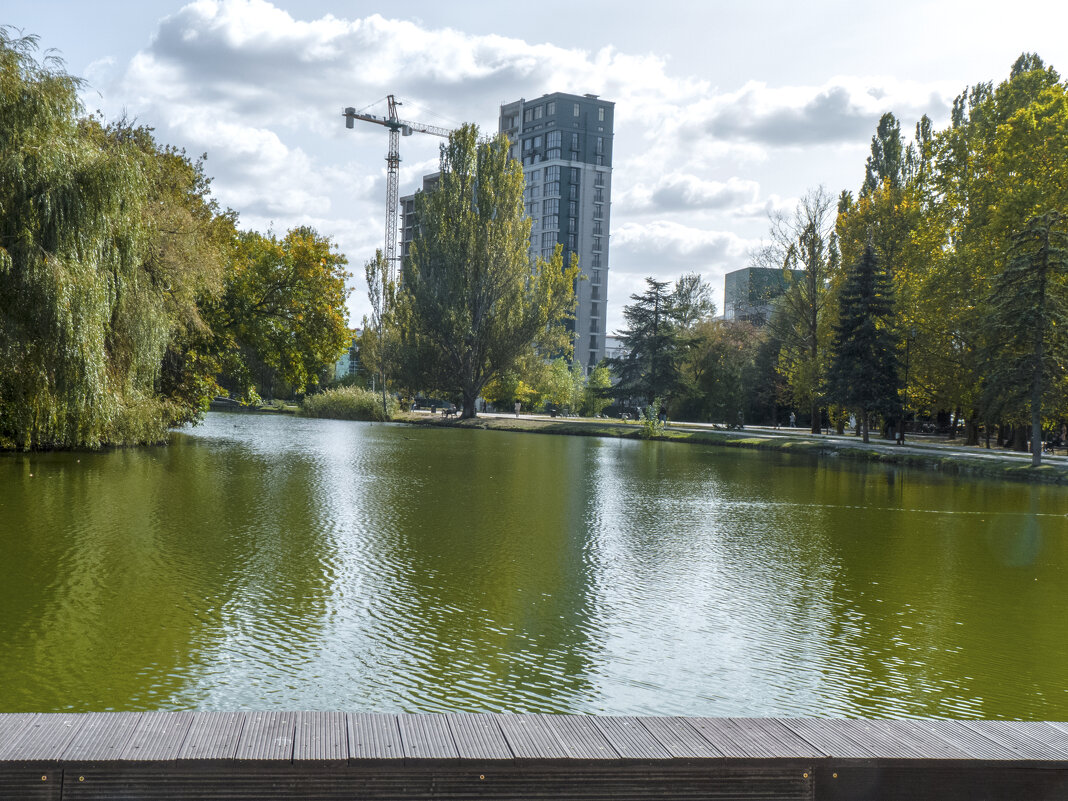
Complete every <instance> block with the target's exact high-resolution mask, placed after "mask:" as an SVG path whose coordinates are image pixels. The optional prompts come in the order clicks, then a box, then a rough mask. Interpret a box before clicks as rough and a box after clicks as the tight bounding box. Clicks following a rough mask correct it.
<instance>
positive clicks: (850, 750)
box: [780, 718, 875, 759]
mask: <svg viewBox="0 0 1068 801" xmlns="http://www.w3.org/2000/svg"><path fill="white" fill-rule="evenodd" d="M780 723H782V724H783V725H784V726H785V727H786V728H788V729H789V730H790V731H792V732H793V733H794V734H796V735H797V736H798V737H800V738H801V739H803V740H804V741H805V742H807V743H810V744H811V745H812V746H814V747H815V748H816V749H817V751H818V752H819V753H820V754H821V755H822V756H825V757H834V758H836V759H868V758H870V757H873V756H875V755H874V754H873V753H872V751H871V748H870V747H869V745H868V744H866V743H864V742H863V741H861V742H858V741H856V740H853V739H852V738H850V737H849V736H848V735H847V733H846V732H844V731H842V730H841V729H840V728H839V727H837V726H835V725H834V721H831V720H821V719H813V718H786V719H782V720H780Z"/></svg>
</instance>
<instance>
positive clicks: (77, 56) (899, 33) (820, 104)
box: [0, 0, 1068, 331]
mask: <svg viewBox="0 0 1068 801" xmlns="http://www.w3.org/2000/svg"><path fill="white" fill-rule="evenodd" d="M0 24H6V25H10V26H14V27H15V28H16V29H21V30H22V31H23V32H24V33H27V34H35V35H37V36H39V37H40V45H41V47H42V49H54V50H56V51H58V54H59V55H61V56H62V57H63V58H64V60H65V61H66V64H67V69H68V71H70V72H71V73H73V74H75V75H80V76H82V77H84V78H85V79H86V80H87V82H88V83H87V86H86V90H85V92H84V101H85V104H86V107H87V109H88V110H90V111H92V110H96V109H100V110H101V111H103V112H104V113H105V114H106V115H108V116H109V117H115V116H119V115H121V114H123V113H125V114H127V115H128V116H130V117H132V118H135V119H136V120H137V121H139V122H141V123H143V124H147V125H151V126H153V127H154V128H155V129H156V131H157V135H158V137H159V139H160V140H161V141H163V142H167V143H171V144H175V145H178V146H182V147H185V148H186V149H187V150H188V151H189V152H191V153H194V154H199V153H202V152H207V153H208V172H209V173H210V174H211V175H213V176H214V177H215V184H214V187H215V191H216V194H217V196H218V197H219V199H220V201H221V202H222V203H223V204H224V205H227V206H230V207H232V208H234V209H235V210H237V211H238V212H239V213H240V215H241V224H242V226H243V227H246V228H255V229H258V230H266V229H267V228H269V227H273V228H274V230H275V231H278V232H284V231H285V230H286V229H288V228H290V227H292V226H294V225H299V224H310V225H313V226H315V227H316V228H317V229H318V230H319V231H320V232H321V233H324V234H327V235H330V236H332V237H333V238H334V239H335V241H336V242H337V243H338V245H339V246H340V248H341V249H342V250H343V251H344V252H345V253H346V254H347V255H348V257H349V260H350V262H351V264H350V269H351V270H352V271H353V272H354V273H355V274H356V276H357V277H356V278H354V279H353V282H352V283H353V286H354V287H355V291H354V292H353V294H352V297H351V300H350V304H349V305H350V310H351V312H352V323H353V324H354V325H355V324H358V322H359V317H360V315H362V314H363V313H364V312H365V311H366V308H367V304H366V300H365V297H364V291H365V290H364V287H363V285H362V278H361V277H360V276H362V264H363V263H364V261H366V260H367V259H368V258H370V257H371V256H372V255H373V253H374V249H375V248H376V247H381V244H382V237H383V228H384V206H385V161H384V158H385V152H386V148H387V134H386V131H385V129H384V128H380V127H377V126H373V125H366V124H364V125H358V126H357V128H355V129H353V130H346V128H345V126H344V121H343V119H342V117H341V110H342V108H343V107H344V106H350V105H351V106H355V107H357V108H363V107H367V106H372V104H375V103H376V102H377V103H378V105H377V106H372V108H371V110H372V111H377V112H378V113H382V112H383V110H384V98H385V96H386V95H387V94H389V93H393V94H395V95H396V96H397V97H398V99H400V100H402V101H403V102H404V108H403V109H402V111H403V114H402V116H404V117H406V118H408V119H413V120H417V121H422V122H427V123H432V124H437V125H441V126H445V127H451V126H453V125H456V124H459V123H460V122H466V121H474V122H477V123H478V124H479V125H480V126H482V128H483V129H486V130H489V131H493V130H495V129H496V120H497V111H498V107H499V105H500V104H501V103H503V102H509V101H512V100H515V99H518V98H520V97H525V98H533V97H537V96H539V95H541V94H544V93H546V92H556V91H563V92H572V93H577V94H585V93H587V92H591V93H594V94H598V95H600V96H602V97H604V98H606V99H608V100H612V101H614V102H615V103H616V132H615V133H616V142H615V155H614V158H615V164H614V174H613V198H612V200H613V204H612V239H611V260H610V269H611V272H610V278H609V281H610V284H609V317H608V326H609V330H610V331H611V330H613V329H616V328H618V327H620V325H621V324H622V317H621V314H620V312H621V309H622V306H623V305H624V304H625V303H626V302H627V299H628V296H629V295H630V293H631V292H634V291H638V290H639V289H640V287H641V284H642V279H643V277H644V276H647V275H653V276H658V277H660V278H664V279H668V280H670V279H673V278H675V277H677V276H678V275H680V274H681V273H683V272H690V271H697V272H700V273H702V274H703V275H704V276H705V277H706V280H708V281H709V282H711V283H712V284H713V286H714V287H715V289H716V295H717V298H716V299H717V305H721V304H722V288H723V274H724V273H725V272H729V271H731V270H733V269H737V268H739V267H744V266H745V264H746V260H747V254H748V252H749V251H750V249H752V248H753V247H754V246H756V245H757V244H758V243H759V242H760V240H761V238H762V237H764V236H766V231H767V216H768V212H769V211H770V210H774V209H786V210H791V209H792V208H793V207H794V204H795V203H796V201H797V198H798V197H799V196H800V195H802V194H803V193H804V192H805V191H806V190H808V189H812V188H815V187H816V186H818V185H820V184H823V185H824V186H826V188H827V189H828V190H829V191H831V192H832V193H834V194H837V193H838V192H839V191H840V190H842V189H851V190H855V189H856V188H857V186H858V185H859V183H860V181H861V179H862V177H863V168H864V159H865V157H866V155H867V152H868V146H869V142H870V139H871V135H872V133H873V131H874V129H875V125H876V123H877V121H878V119H879V116H880V115H881V114H883V113H884V112H886V111H893V112H894V113H895V114H897V115H898V117H899V118H900V119H901V120H902V122H903V127H904V128H905V129H906V130H911V128H912V127H913V126H914V125H915V122H916V120H917V119H918V118H919V116H920V115H922V114H924V113H927V114H929V115H930V116H931V117H932V118H933V119H934V120H935V123H936V125H937V126H939V127H940V126H942V125H943V124H945V122H946V120H947V118H948V109H949V104H950V103H951V101H952V98H953V96H954V95H956V94H957V93H959V92H960V91H961V90H962V89H963V88H964V87H965V86H967V85H969V84H973V83H977V82H979V81H988V80H992V81H999V80H1001V79H1003V78H1004V77H1006V76H1007V74H1008V70H1009V67H1010V66H1011V64H1012V62H1013V61H1014V59H1015V58H1016V56H1017V55H1019V54H1020V53H1021V52H1023V51H1025V50H1026V51H1035V52H1038V53H1039V54H1040V55H1041V56H1042V57H1043V58H1044V59H1045V60H1046V62H1047V63H1051V64H1053V65H1054V66H1055V67H1057V68H1059V69H1060V70H1061V71H1062V73H1063V72H1064V71H1065V70H1068V52H1066V51H1068V37H1066V36H1065V31H1068V3H1064V2H1057V1H1055V0H1049V1H1048V2H1037V1H1035V0H1020V1H1019V2H1016V3H1013V4H1005V3H1003V2H997V3H994V2H986V1H985V0H970V1H969V2H958V1H957V0H952V1H947V2H918V1H917V0H903V1H902V2H897V3H889V4H887V3H879V4H876V3H865V2H857V1H856V0H809V1H808V2H805V3H800V2H796V0H793V1H791V2H759V1H758V0H754V2H749V3H740V2H738V3H728V2H712V0H708V1H707V2H697V0H692V1H688V2H682V1H681V0H660V2H640V3H639V2H634V1H633V0H615V2H610V1H609V0H579V2H575V0H571V2H560V0H542V2H539V3H533V4H516V3H481V2H465V1H464V0H451V1H450V2H444V1H443V0H435V1H434V2H426V1H425V0H414V1H411V2H396V3H393V4H384V3H378V2H342V1H341V0H335V1H334V2H320V1H319V0H302V2H296V0H274V2H269V1H268V0H197V1H196V2H188V3H187V2H182V0H140V2H136V3H134V2H126V1H125V0H123V1H121V2H120V0H93V2H90V1H89V0H76V1H71V2H58V1H56V0H4V3H3V5H2V7H0ZM439 142H440V140H438V139H436V138H435V137H432V136H425V135H419V134H416V135H414V136H412V137H409V138H405V139H403V140H402V144H401V157H402V160H403V163H402V173H401V193H402V194H405V193H408V192H410V191H412V190H413V189H414V188H415V186H416V185H417V182H418V179H419V176H421V175H422V174H423V173H425V172H430V171H432V170H434V169H435V167H436V163H437V152H438V145H439Z"/></svg>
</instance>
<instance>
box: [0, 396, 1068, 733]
mask: <svg viewBox="0 0 1068 801" xmlns="http://www.w3.org/2000/svg"><path fill="white" fill-rule="evenodd" d="M1066 515H1068V492H1066V491H1065V490H1063V489H1060V488H1050V487H1040V486H1030V485H1023V484H1007V483H1006V484H997V483H982V482H976V481H963V480H952V479H945V478H942V477H939V476H937V475H935V474H928V473H920V472H901V471H893V470H890V469H885V468H882V467H875V466H871V467H856V466H854V467H849V466H846V465H838V464H835V463H834V462H830V463H828V462H824V463H822V464H819V465H817V464H815V463H813V462H810V461H807V460H802V459H798V458H796V457H793V458H791V457H785V456H769V455H767V454H760V453H749V452H744V451H736V450H716V449H711V448H704V447H698V446H685V445H672V444H668V443H643V442H630V441H622V440H601V439H592V438H572V437H548V436H534V435H523V434H507V433H501V432H486V431H458V430H446V429H419V428H411V427H403V426H392V425H367V424H360V423H347V422H336V421H321V420H299V419H290V418H282V417H272V416H263V417H257V416H245V415H209V418H208V420H207V422H206V424H205V425H203V426H201V427H199V428H195V429H189V430H188V431H186V432H183V433H179V434H176V435H175V436H174V439H173V442H172V444H171V445H170V446H169V447H166V448H157V449H145V450H122V451H112V452H107V453H81V454H43V455H30V456H27V455H13V454H6V455H3V456H0V654H2V658H0V711H6V712H10V711H37V710H40V711H49V710H75V711H88V710H135V709H179V708H182V709H184V708H199V709H209V708H210V709H220V708H269V707H284V708H292V709H348V710H363V711H381V712H386V711H439V710H475V711H479V710H485V711H501V710H508V711H517V712H518V711H560V712H564V711H566V712H588V713H602V714H606V713H611V714H707V715H753V716H762V715H776V716H778V715H821V716H872V717H880V716H884V717H885V716H922V717H983V718H1024V719H1058V720H1066V719H1068V680H1066V676H1068V516H1066Z"/></svg>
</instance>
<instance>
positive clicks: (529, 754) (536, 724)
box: [497, 715, 567, 759]
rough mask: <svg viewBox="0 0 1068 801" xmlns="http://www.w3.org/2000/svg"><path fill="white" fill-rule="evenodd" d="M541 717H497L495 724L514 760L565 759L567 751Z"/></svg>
mask: <svg viewBox="0 0 1068 801" xmlns="http://www.w3.org/2000/svg"><path fill="white" fill-rule="evenodd" d="M542 717H543V716H542V715H498V716H497V723H498V725H500V727H501V733H503V734H504V738H505V739H506V740H507V741H508V748H509V749H510V750H511V752H512V753H513V754H514V755H515V758H516V759H566V758H567V749H566V748H565V747H564V745H563V744H562V743H561V742H560V740H559V739H558V738H557V736H556V735H555V734H554V733H553V731H552V730H551V729H549V728H548V727H546V726H545V725H544V724H543V723H542V721H541V719H542Z"/></svg>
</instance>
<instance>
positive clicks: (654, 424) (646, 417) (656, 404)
mask: <svg viewBox="0 0 1068 801" xmlns="http://www.w3.org/2000/svg"><path fill="white" fill-rule="evenodd" d="M661 405H662V402H661V400H660V398H656V399H655V400H654V401H653V402H652V403H650V404H649V405H648V406H646V407H645V409H644V410H643V411H641V412H639V414H638V422H639V423H640V424H641V431H640V432H638V433H639V434H640V435H641V438H642V439H651V438H653V437H659V436H660V435H661V434H663V433H664V421H663V420H661V419H660V408H661Z"/></svg>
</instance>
